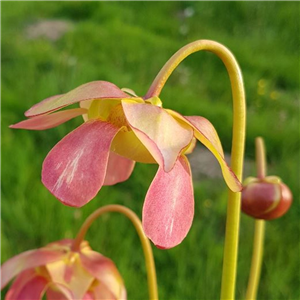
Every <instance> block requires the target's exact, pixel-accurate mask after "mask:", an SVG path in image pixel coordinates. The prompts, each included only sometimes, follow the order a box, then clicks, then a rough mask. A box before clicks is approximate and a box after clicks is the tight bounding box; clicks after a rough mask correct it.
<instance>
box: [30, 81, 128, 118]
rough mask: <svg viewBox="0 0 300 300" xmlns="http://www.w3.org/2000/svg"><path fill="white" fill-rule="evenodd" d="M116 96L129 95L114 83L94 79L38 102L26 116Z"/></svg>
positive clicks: (124, 96) (125, 96)
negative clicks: (62, 93)
mask: <svg viewBox="0 0 300 300" xmlns="http://www.w3.org/2000/svg"><path fill="white" fill-rule="evenodd" d="M114 98H128V95H127V94H126V93H124V92H123V91H122V90H121V89H119V88H118V87H117V86H116V85H114V84H113V83H110V82H107V81H92V82H89V83H86V84H83V85H81V86H79V87H77V88H75V89H74V90H72V91H70V92H68V93H66V94H64V95H58V96H53V97H50V98H47V99H45V100H43V101H41V102H40V103H37V104H36V105H34V106H32V107H31V108H30V109H29V110H27V111H26V112H25V116H26V117H32V116H36V115H40V114H45V113H47V112H51V111H54V110H58V109H60V108H62V107H65V106H67V105H70V104H73V103H77V102H80V101H85V100H95V99H114Z"/></svg>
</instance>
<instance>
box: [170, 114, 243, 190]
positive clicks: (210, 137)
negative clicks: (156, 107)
mask: <svg viewBox="0 0 300 300" xmlns="http://www.w3.org/2000/svg"><path fill="white" fill-rule="evenodd" d="M168 112H169V113H170V114H171V115H172V116H174V117H175V118H178V119H180V120H182V121H184V122H186V124H189V125H190V126H192V127H193V128H194V135H195V137H196V138H197V139H198V140H199V141H200V142H201V143H202V144H203V145H204V146H206V147H207V148H208V149H209V150H210V151H211V152H212V154H213V155H214V156H215V158H216V159H217V160H218V162H219V164H220V167H221V170H222V173H223V177H224V180H225V182H226V184H227V186H228V187H229V188H230V189H231V190H232V191H233V192H240V191H241V190H242V184H241V183H240V181H239V180H238V178H237V177H236V175H235V174H234V173H233V171H232V170H231V169H230V167H229V166H228V165H227V163H226V161H225V159H224V153H223V149H222V146H221V142H220V139H219V137H218V134H217V132H216V130H215V129H214V127H213V125H212V124H211V123H210V122H209V121H208V120H207V119H205V118H203V117H197V116H193V117H183V116H182V115H180V114H179V113H177V112H175V111H171V110H168Z"/></svg>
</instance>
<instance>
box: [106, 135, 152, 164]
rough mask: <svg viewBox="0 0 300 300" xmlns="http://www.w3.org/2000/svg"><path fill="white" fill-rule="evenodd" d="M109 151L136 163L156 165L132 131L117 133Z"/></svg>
mask: <svg viewBox="0 0 300 300" xmlns="http://www.w3.org/2000/svg"><path fill="white" fill-rule="evenodd" d="M110 150H111V151H113V152H115V153H117V154H119V155H121V156H124V157H126V158H129V159H131V160H134V161H137V162H142V163H150V164H151V163H152V164H154V163H156V161H155V159H154V158H153V156H152V155H151V154H150V152H149V151H148V150H147V148H146V147H145V146H144V145H143V144H142V143H141V141H140V140H139V139H138V138H137V136H136V135H135V134H134V132H133V131H122V130H121V131H119V132H118V133H117V135H116V136H115V138H114V140H113V142H112V145H111V148H110Z"/></svg>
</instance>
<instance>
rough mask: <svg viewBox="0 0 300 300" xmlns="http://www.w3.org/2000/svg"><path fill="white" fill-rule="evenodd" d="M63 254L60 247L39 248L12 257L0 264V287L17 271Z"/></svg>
mask: <svg viewBox="0 0 300 300" xmlns="http://www.w3.org/2000/svg"><path fill="white" fill-rule="evenodd" d="M65 255H66V254H65V252H63V251H62V249H58V248H57V249H53V250H49V249H47V248H40V249H37V250H29V251H26V252H23V253H21V254H19V255H17V256H14V257H12V258H11V259H9V260H8V261H6V262H5V263H4V264H3V265H2V266H1V289H3V288H4V287H5V286H6V285H7V283H8V282H9V281H10V280H11V279H12V278H13V277H15V276H16V275H17V274H18V273H20V272H22V271H25V270H28V269H32V268H36V267H38V266H42V265H45V264H47V263H50V262H53V261H57V260H60V259H63V257H64V256H65Z"/></svg>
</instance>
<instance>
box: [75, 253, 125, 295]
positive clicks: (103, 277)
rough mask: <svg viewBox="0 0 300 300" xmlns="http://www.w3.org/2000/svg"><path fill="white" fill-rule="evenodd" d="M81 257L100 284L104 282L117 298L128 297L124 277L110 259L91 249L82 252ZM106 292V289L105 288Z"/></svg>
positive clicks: (84, 264) (85, 266) (83, 264)
mask: <svg viewBox="0 0 300 300" xmlns="http://www.w3.org/2000/svg"><path fill="white" fill-rule="evenodd" d="M80 259H81V263H82V266H83V267H84V268H85V269H86V270H87V271H88V272H89V273H90V274H92V275H93V276H94V277H95V278H96V279H97V280H99V282H100V284H103V285H104V286H105V287H106V288H107V290H108V291H110V293H112V294H113V295H114V296H115V297H116V299H126V290H125V287H124V283H123V279H122V277H121V275H120V273H119V272H118V270H117V268H116V266H115V265H114V263H113V262H112V261H111V260H110V259H108V258H107V257H105V256H103V255H101V254H100V253H98V252H95V251H91V250H89V251H84V252H82V253H80ZM104 292H105V290H103V293H104ZM98 293H99V290H98Z"/></svg>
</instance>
